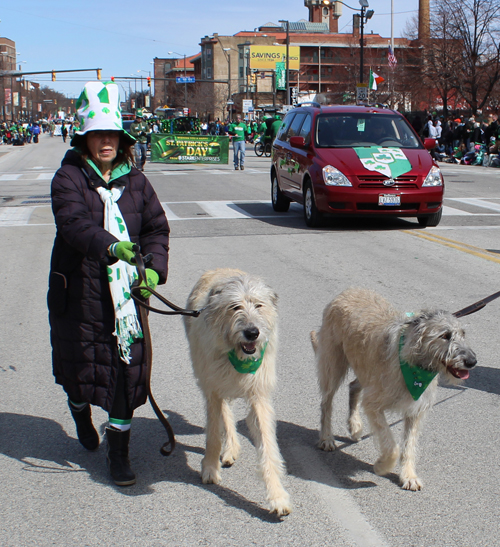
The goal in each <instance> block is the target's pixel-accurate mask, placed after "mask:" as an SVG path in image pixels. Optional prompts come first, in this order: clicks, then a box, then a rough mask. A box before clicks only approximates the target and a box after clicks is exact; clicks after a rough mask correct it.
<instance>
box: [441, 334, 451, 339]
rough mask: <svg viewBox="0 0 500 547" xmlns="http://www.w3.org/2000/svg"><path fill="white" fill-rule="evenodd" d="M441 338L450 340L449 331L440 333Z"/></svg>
mask: <svg viewBox="0 0 500 547" xmlns="http://www.w3.org/2000/svg"><path fill="white" fill-rule="evenodd" d="M441 338H443V339H444V340H451V332H445V333H444V334H442V335H441Z"/></svg>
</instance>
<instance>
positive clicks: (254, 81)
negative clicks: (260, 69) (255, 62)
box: [251, 72, 257, 85]
mask: <svg viewBox="0 0 500 547" xmlns="http://www.w3.org/2000/svg"><path fill="white" fill-rule="evenodd" d="M251 79H252V85H257V74H256V73H255V72H252V74H251Z"/></svg>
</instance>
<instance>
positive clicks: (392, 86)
mask: <svg viewBox="0 0 500 547" xmlns="http://www.w3.org/2000/svg"><path fill="white" fill-rule="evenodd" d="M391 50H392V53H394V0H391ZM390 72H391V71H389V94H390V97H391V108H393V107H394V99H393V96H392V94H393V91H394V89H393V88H394V82H393V78H392V75H391V74H390Z"/></svg>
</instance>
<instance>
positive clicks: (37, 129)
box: [33, 122, 40, 144]
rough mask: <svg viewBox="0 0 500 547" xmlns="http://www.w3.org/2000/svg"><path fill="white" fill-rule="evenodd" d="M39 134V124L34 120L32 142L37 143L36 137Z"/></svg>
mask: <svg viewBox="0 0 500 547" xmlns="http://www.w3.org/2000/svg"><path fill="white" fill-rule="evenodd" d="M39 136H40V125H39V124H38V123H36V122H35V124H34V126H33V143H34V144H38V137H39Z"/></svg>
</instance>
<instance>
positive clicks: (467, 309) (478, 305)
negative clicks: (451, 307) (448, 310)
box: [453, 291, 500, 317]
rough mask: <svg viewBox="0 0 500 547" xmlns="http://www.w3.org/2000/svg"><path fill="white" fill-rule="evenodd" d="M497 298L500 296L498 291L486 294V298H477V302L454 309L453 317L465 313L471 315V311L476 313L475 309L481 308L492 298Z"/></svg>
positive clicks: (462, 315)
mask: <svg viewBox="0 0 500 547" xmlns="http://www.w3.org/2000/svg"><path fill="white" fill-rule="evenodd" d="M497 298H500V291H499V292H495V293H493V294H490V296H487V297H486V298H483V299H482V300H478V301H477V302H474V304H471V305H470V306H467V307H465V308H462V309H461V310H458V311H456V312H455V313H454V314H453V315H454V316H455V317H464V316H466V315H471V314H472V313H476V312H477V311H479V310H482V309H483V308H484V307H485V306H486V304H488V303H489V302H491V301H492V300H496V299H497Z"/></svg>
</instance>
